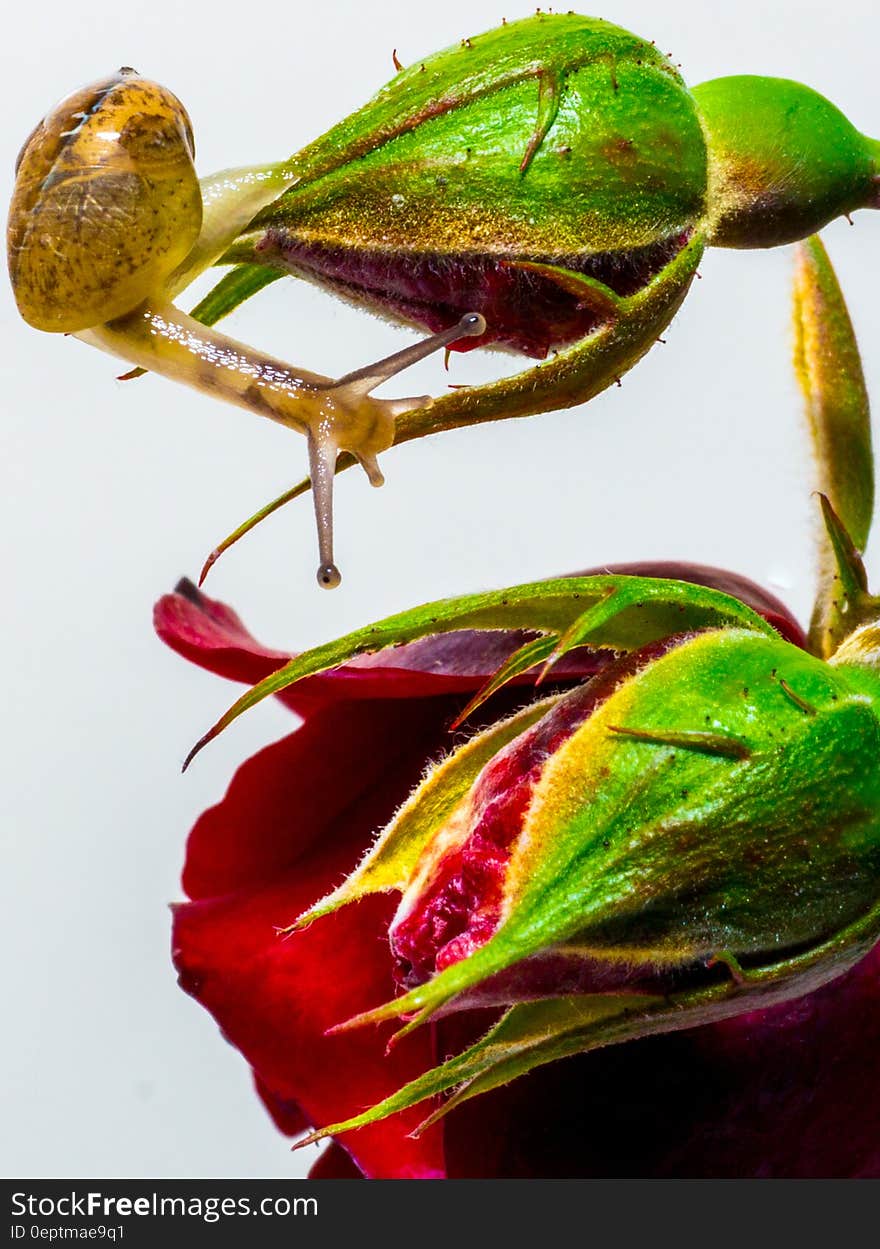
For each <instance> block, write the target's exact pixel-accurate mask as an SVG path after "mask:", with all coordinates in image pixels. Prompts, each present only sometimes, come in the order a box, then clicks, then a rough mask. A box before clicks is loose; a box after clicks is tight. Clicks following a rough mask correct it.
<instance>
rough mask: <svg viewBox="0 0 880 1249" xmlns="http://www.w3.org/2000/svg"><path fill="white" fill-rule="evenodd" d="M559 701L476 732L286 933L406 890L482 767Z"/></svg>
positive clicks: (532, 707)
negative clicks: (367, 900) (378, 895)
mask: <svg viewBox="0 0 880 1249" xmlns="http://www.w3.org/2000/svg"><path fill="white" fill-rule="evenodd" d="M557 700H558V695H556V696H551V697H550V698H544V699H541V701H540V702H537V703H531V704H530V705H529V706H528V707H525V708H524V709H523V710H522V711H518V712H517V713H516V714H514V715H512V716H509V717H508V718H507V719H506V720H502V721H501V722H500V723H499V724H495V725H493V726H492V727H491V728H489V729H486V730H484V731H483V732H482V733H478V734H477V735H476V736H475V737H472V738H471V739H470V741H468V742H466V743H465V745H464V746H460V747H459V748H458V749H457V750H455V751H454V752H453V753H452V754H451V755H449V756H448V757H447V758H446V759H444V760H443V762H442V763H440V764H437V765H436V766H435V767H434V768H432V769H431V771H430V772H429V773H428V775H427V776H426V777H425V779H424V780H423V781H422V783H421V784H420V785H419V786H418V787H417V788H416V789H415V790H414V792H413V793H412V795H411V796H410V797H409V798H408V799H407V801H406V802H405V803H404V805H403V806H402V807H401V809H400V811H398V813H397V815H396V816H395V817H394V819H393V820H392V821H391V823H390V824H389V825H388V827H387V828H386V829H385V830H384V832H383V833H382V834H381V836H380V837H379V839H378V840H377V841H376V843H375V844H374V845H373V846H372V847H371V848H370V849H369V850H368V851H367V853H366V855H365V856H364V858H363V859H362V860H361V862H360V863H359V864H358V866H357V867H356V868H355V870H354V871H353V872H352V873H351V875H350V876H348V877H347V878H346V880H345V881H344V882H343V883H342V884H341V885H340V886H339V888H338V889H334V890H333V892H332V893H330V894H328V895H327V897H325V898H322V899H321V900H320V901H318V902H316V903H315V904H314V906H311V907H309V909H308V910H307V911H306V912H304V914H302V915H301V916H300V917H299V919H298V920H297V921H296V923H295V924H293V925H292V926H291V928H290V929H288V930H286V931H296V930H297V929H299V928H304V927H306V926H307V925H308V924H311V923H313V922H314V920H316V919H319V918H320V917H321V916H323V915H329V914H330V913H331V912H332V911H336V910H338V909H339V908H340V907H341V906H346V905H347V904H348V903H349V902H356V901H358V899H359V898H364V897H366V896H367V895H368V894H372V893H388V892H391V891H393V890H400V891H401V892H402V891H403V890H404V889H405V888H406V886H407V884H408V883H409V881H410V878H411V876H412V874H413V871H414V870H415V868H416V865H417V864H418V861H419V859H420V858H421V856H422V853H423V851H424V849H425V847H426V846H427V844H428V843H429V842H430V840H431V839H432V838H433V837H434V836H435V834H436V832H437V829H438V828H439V827H440V826H441V825H443V824H445V823H446V821H447V820H448V819H449V818H450V817H451V816H452V815H453V813H454V812H455V810H456V808H457V807H458V806H459V805H460V804H461V803H462V802H463V801H464V800H465V799H466V798H467V795H468V793H469V792H470V789H471V786H472V785H473V783H474V781H475V780H476V779H477V777H478V776H479V774H480V772H481V771H482V769H483V767H484V766H485V765H486V764H487V763H488V762H489V760H490V759H492V758H493V757H494V756H495V755H496V754H497V753H498V751H499V750H502V749H503V748H504V747H505V746H506V745H507V744H508V743H509V742H511V741H513V739H514V738H516V737H518V736H519V735H520V733H524V732H525V730H526V729H528V728H530V727H531V726H532V725H533V724H534V723H535V722H536V721H538V720H540V719H541V717H542V716H543V715H545V714H546V713H547V712H548V711H549V710H550V708H551V707H552V706H553V705H554V703H556V702H557Z"/></svg>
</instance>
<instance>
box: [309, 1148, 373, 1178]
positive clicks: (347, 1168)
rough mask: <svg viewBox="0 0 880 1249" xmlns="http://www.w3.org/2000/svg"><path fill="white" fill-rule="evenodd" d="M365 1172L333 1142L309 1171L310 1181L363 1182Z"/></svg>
mask: <svg viewBox="0 0 880 1249" xmlns="http://www.w3.org/2000/svg"><path fill="white" fill-rule="evenodd" d="M364 1178H365V1176H364V1173H363V1171H361V1170H359V1168H358V1167H357V1166H356V1165H355V1163H354V1162H353V1161H352V1158H351V1155H350V1154H347V1153H346V1152H345V1150H344V1149H343V1148H342V1146H341V1145H337V1144H336V1142H335V1141H331V1143H330V1144H329V1145H328V1147H327V1148H326V1149H325V1150H324V1151H323V1152H322V1154H321V1155H320V1157H319V1158H318V1161H317V1162H316V1163H315V1164H314V1166H313V1167H312V1168H311V1170H310V1171H309V1179H310V1180H362V1179H364Z"/></svg>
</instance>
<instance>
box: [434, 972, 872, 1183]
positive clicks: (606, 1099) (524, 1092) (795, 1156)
mask: <svg viewBox="0 0 880 1249" xmlns="http://www.w3.org/2000/svg"><path fill="white" fill-rule="evenodd" d="M462 1027H470V1028H471V1031H472V1025H467V1024H466V1023H465V1021H457V1020H456V1019H455V1018H454V1017H451V1018H449V1019H445V1020H443V1021H442V1022H441V1023H440V1024H439V1028H440V1029H441V1035H440V1043H441V1047H442V1048H443V1049H449V1050H457V1049H458V1048H459V1040H460V1039H463V1040H464V1041H465V1042H467V1041H468V1040H470V1039H471V1035H470V1032H469V1033H467V1034H466V1035H463V1036H460V1035H458V1034H457V1033H454V1032H452V1031H451V1030H453V1029H461V1028H462ZM878 1047H880V949H877V948H875V950H874V951H872V952H871V954H869V955H868V956H867V957H866V958H865V959H864V960H863V961H862V962H861V963H860V964H858V966H857V967H855V968H853V970H852V971H850V972H849V973H848V974H847V975H846V976H844V977H841V979H840V980H838V981H835V982H833V983H832V984H830V985H827V986H825V988H823V989H820V990H818V991H817V992H816V993H813V994H811V995H809V996H808V997H805V998H801V999H799V1000H798V1001H796V1002H792V1003H788V1004H784V1005H781V1006H776V1007H772V1008H770V1009H768V1010H764V1011H759V1012H755V1013H753V1014H749V1015H743V1016H740V1017H739V1018H737V1019H731V1020H727V1021H725V1022H723V1023H719V1024H714V1025H712V1026H710V1027H706V1028H696V1029H693V1030H692V1031H689V1032H681V1033H677V1034H671V1035H669V1036H663V1037H653V1038H648V1039H645V1040H642V1041H633V1042H630V1043H628V1044H626V1045H616V1046H609V1047H608V1048H607V1049H604V1050H600V1051H597V1052H596V1053H593V1054H587V1055H583V1056H581V1057H578V1058H573V1059H566V1060H564V1061H563V1062H558V1063H553V1064H551V1065H549V1066H548V1067H544V1068H541V1069H540V1070H538V1071H535V1072H533V1073H531V1074H530V1075H528V1076H526V1077H524V1078H523V1079H521V1080H518V1081H515V1082H514V1083H513V1084H511V1085H508V1086H507V1087H506V1088H503V1089H499V1090H497V1091H496V1092H494V1093H490V1094H487V1095H486V1096H485V1097H482V1098H475V1099H474V1101H472V1102H468V1103H466V1104H465V1105H463V1106H462V1107H461V1108H460V1109H459V1110H456V1111H455V1112H453V1113H452V1114H451V1115H449V1117H448V1118H447V1119H446V1120H445V1122H446V1155H447V1164H448V1167H449V1174H450V1176H470V1177H476V1176H488V1177H492V1176H495V1177H497V1176H506V1177H514V1178H515V1177H526V1176H543V1177H575V1176H583V1177H609V1176H610V1177H616V1178H623V1177H662V1178H673V1177H674V1178H690V1177H695V1178H710V1177H720V1178H757V1177H770V1178H783V1177H790V1178H845V1177H857V1176H860V1177H871V1178H880V1072H878V1067H877V1062H876V1055H877V1052H878Z"/></svg>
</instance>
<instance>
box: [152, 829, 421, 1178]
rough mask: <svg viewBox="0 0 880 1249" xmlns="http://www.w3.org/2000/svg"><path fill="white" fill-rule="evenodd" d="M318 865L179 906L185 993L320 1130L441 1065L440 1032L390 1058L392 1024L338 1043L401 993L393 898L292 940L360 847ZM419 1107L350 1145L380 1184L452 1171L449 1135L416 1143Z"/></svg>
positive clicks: (177, 938) (178, 947)
mask: <svg viewBox="0 0 880 1249" xmlns="http://www.w3.org/2000/svg"><path fill="white" fill-rule="evenodd" d="M345 849H346V852H345V853H342V854H341V853H340V851H339V849H338V848H337V847H333V848H332V849H331V850H330V851H328V852H325V853H324V854H323V855H321V856H319V857H318V856H316V857H314V858H312V859H311V860H310V861H309V863H308V864H307V866H306V865H304V868H303V870H302V871H295V872H290V873H288V874H287V875H286V876H285V877H283V878H282V879H281V880H279V881H278V882H277V883H276V884H275V885H273V886H269V887H267V888H264V889H260V890H253V891H250V892H242V893H237V894H231V895H227V896H226V897H224V898H214V899H210V900H205V901H201V902H189V903H184V904H182V905H180V906H178V907H177V908H175V918H174V961H175V965H176V966H177V969H178V971H179V973H180V981H181V985H182V987H183V988H184V989H186V991H187V992H189V993H191V994H192V995H193V996H194V997H196V998H197V999H198V1001H199V1002H201V1003H202V1005H203V1006H205V1007H206V1008H207V1009H208V1010H209V1011H210V1012H211V1014H212V1015H213V1016H214V1018H215V1019H216V1020H217V1022H218V1024H219V1025H220V1028H221V1029H222V1031H223V1033H224V1035H225V1036H226V1037H227V1039H228V1040H229V1041H230V1042H231V1043H232V1044H233V1045H235V1046H236V1047H237V1048H238V1049H239V1050H241V1052H242V1054H243V1055H244V1057H245V1058H246V1059H247V1061H248V1062H249V1063H250V1064H251V1066H252V1067H253V1069H254V1072H255V1073H256V1076H257V1078H258V1080H259V1081H260V1084H261V1086H262V1087H264V1088H265V1089H266V1090H268V1091H269V1092H270V1093H271V1096H272V1098H273V1099H274V1100H275V1102H276V1103H277V1102H279V1101H280V1102H286V1103H291V1102H293V1103H296V1104H297V1105H299V1106H301V1107H302V1111H303V1114H304V1115H305V1117H306V1118H307V1120H308V1122H310V1123H312V1124H315V1125H321V1124H325V1123H329V1122H332V1121H333V1120H335V1119H339V1118H345V1117H346V1116H348V1115H350V1114H354V1113H356V1111H357V1110H358V1109H360V1108H361V1107H362V1106H368V1105H371V1104H372V1103H373V1102H375V1101H378V1100H379V1099H380V1098H382V1097H385V1096H387V1095H388V1094H389V1093H391V1092H393V1091H394V1089H396V1088H397V1087H399V1085H400V1084H402V1083H404V1082H405V1081H407V1080H410V1079H412V1078H413V1077H414V1076H416V1075H418V1074H419V1073H420V1072H421V1071H423V1070H425V1068H426V1067H429V1066H431V1065H432V1064H433V1062H434V1055H433V1050H432V1035H431V1030H430V1029H423V1030H421V1031H420V1032H418V1033H416V1034H415V1035H413V1036H412V1037H409V1038H407V1039H406V1040H405V1041H404V1042H402V1043H401V1044H400V1045H398V1046H396V1047H395V1048H394V1050H393V1051H392V1053H391V1054H390V1056H388V1057H386V1056H385V1045H386V1043H387V1041H388V1038H389V1036H390V1035H391V1033H392V1032H393V1030H394V1029H393V1026H388V1027H384V1026H383V1027H381V1028H376V1029H373V1028H369V1029H358V1030H355V1031H353V1032H348V1033H343V1034H340V1035H338V1036H331V1037H328V1036H326V1035H325V1032H326V1030H327V1029H328V1028H330V1027H331V1026H332V1025H334V1024H337V1023H339V1022H340V1020H342V1019H346V1018H347V1017H348V1016H349V1015H351V1014H353V1013H356V1012H359V1011H362V1010H367V1009H369V1008H370V1007H373V1006H377V1005H379V1004H380V1003H381V1002H383V1001H385V1000H387V998H388V997H390V996H391V995H392V993H393V983H392V980H391V974H390V959H389V956H388V947H387V942H386V940H385V932H386V929H387V925H388V920H389V918H390V915H391V912H392V910H393V900H392V899H386V898H380V897H374V898H368V899H366V900H365V901H363V902H359V903H356V904H354V905H352V906H349V907H346V908H345V909H344V910H342V911H340V912H339V913H337V914H336V915H331V916H328V917H326V918H325V919H323V920H321V921H320V922H319V923H315V924H313V925H312V926H311V927H310V928H308V929H306V930H304V931H303V932H299V933H296V934H294V935H292V936H290V937H279V935H278V933H277V928H278V927H279V926H283V925H285V924H289V923H290V922H291V921H292V920H293V919H295V918H296V916H297V915H298V914H300V913H301V912H302V910H303V909H304V908H305V907H306V906H307V905H308V904H309V902H311V901H313V900H314V899H315V897H316V896H319V895H320V894H321V893H322V892H323V891H324V890H326V889H327V888H328V887H329V886H330V885H332V884H333V883H335V882H336V881H337V880H338V879H340V877H341V874H342V872H343V871H345V870H346V869H350V867H351V866H352V853H351V851H352V847H351V845H349V846H347V847H346V848H345ZM422 1117H423V1116H422V1113H421V1112H420V1111H419V1110H418V1109H413V1110H412V1111H408V1112H405V1113H404V1114H401V1115H397V1116H394V1117H393V1118H391V1119H389V1120H387V1121H386V1122H385V1123H382V1124H375V1125H373V1126H371V1127H369V1128H363V1129H361V1130H360V1131H359V1132H357V1133H352V1134H351V1135H350V1136H349V1137H348V1138H347V1140H346V1142H345V1144H346V1147H347V1148H348V1149H350V1150H351V1151H352V1153H353V1155H354V1156H355V1157H356V1158H357V1160H358V1163H359V1164H360V1166H361V1167H362V1168H363V1170H364V1171H365V1172H366V1173H367V1174H368V1175H371V1176H377V1177H427V1176H433V1175H438V1174H441V1173H442V1171H443V1156H442V1134H441V1132H440V1130H439V1129H436V1130H432V1131H430V1132H427V1133H425V1134H424V1135H423V1136H421V1137H419V1138H418V1140H414V1139H412V1138H411V1137H410V1135H409V1134H410V1133H411V1132H412V1131H413V1129H414V1128H415V1127H416V1126H417V1125H418V1123H419V1122H420V1119H421V1118H422Z"/></svg>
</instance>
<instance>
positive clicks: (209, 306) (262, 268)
mask: <svg viewBox="0 0 880 1249" xmlns="http://www.w3.org/2000/svg"><path fill="white" fill-rule="evenodd" d="M286 276H288V275H287V274H286V273H285V271H284V270H283V269H272V268H270V267H269V266H268V265H236V266H235V268H234V269H231V270H230V271H229V272H228V273H225V274H224V275H223V277H222V278H221V279H220V281H219V282H218V283H217V285H216V286H214V287H212V288H211V290H210V291H209V292H208V294H207V295H206V296H205V297H204V299H201V300H199V302H198V303H197V304H196V306H195V308H193V310H192V312H191V313H190V316H191V317H193V318H194V320H196V321H199V322H200V323H201V324H202V325H216V324H217V322H218V321H221V320H222V319H223V318H224V317H228V316H229V314H230V313H231V312H234V311H235V309H236V308H237V307H238V306H239V305H240V304H243V303H244V301H245V300H246V299H250V297H251V296H252V295H256V294H257V292H258V291H261V290H263V289H264V288H265V287H267V286H271V284H272V283H273V282H277V281H278V279H279V278H283V277H286Z"/></svg>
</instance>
